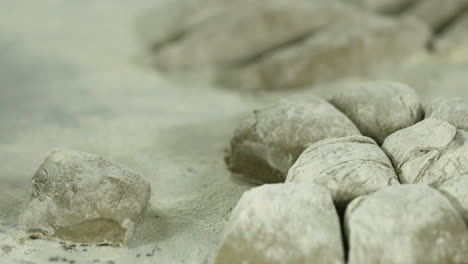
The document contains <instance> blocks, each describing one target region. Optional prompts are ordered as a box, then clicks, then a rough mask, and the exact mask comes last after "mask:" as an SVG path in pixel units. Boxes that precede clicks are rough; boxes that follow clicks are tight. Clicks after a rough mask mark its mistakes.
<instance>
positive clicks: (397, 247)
mask: <svg viewBox="0 0 468 264" xmlns="http://www.w3.org/2000/svg"><path fill="white" fill-rule="evenodd" d="M345 229H346V233H347V237H348V242H349V252H348V257H349V259H348V263H349V264H375V263H380V264H400V263H405V264H420V263H424V264H441V263H446V264H449V263H450V264H457V263H465V262H466V260H468V250H467V249H468V230H467V227H466V226H465V223H464V222H463V220H462V218H461V217H460V215H459V214H458V212H457V211H456V210H455V208H454V207H453V206H452V205H451V203H450V202H449V201H448V199H446V198H445V197H444V196H443V195H441V194H440V193H439V192H437V191H436V190H434V189H432V188H430V187H428V186H424V185H413V184H408V185H397V186H391V187H387V188H384V189H381V190H379V191H377V192H375V193H373V194H370V195H367V196H362V197H359V198H357V199H355V200H354V201H352V202H351V203H350V204H349V206H348V208H347V209H346V216H345Z"/></svg>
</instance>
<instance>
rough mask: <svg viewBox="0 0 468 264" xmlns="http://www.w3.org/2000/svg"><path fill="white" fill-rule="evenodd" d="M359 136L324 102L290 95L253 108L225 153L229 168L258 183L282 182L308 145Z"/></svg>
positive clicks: (350, 123)
mask: <svg viewBox="0 0 468 264" xmlns="http://www.w3.org/2000/svg"><path fill="white" fill-rule="evenodd" d="M352 135H360V133H359V130H358V129H357V128H356V126H355V125H354V124H353V123H352V122H351V121H350V120H349V119H348V118H347V117H346V116H345V115H344V114H342V113H341V112H339V111H338V110H337V109H336V108H335V107H334V106H332V105H331V104H329V103H328V102H327V101H325V100H323V99H321V98H319V97H315V96H292V97H287V98H285V99H283V100H280V101H278V102H276V103H273V104H271V105H269V106H267V107H265V108H263V109H261V110H255V111H254V112H253V114H251V115H250V116H249V117H248V118H246V119H244V120H243V121H242V123H241V125H240V126H239V127H238V128H237V129H236V130H235V132H234V136H233V138H232V139H231V148H230V151H229V153H228V154H227V156H226V163H227V165H228V167H229V169H230V170H232V171H233V172H236V173H240V174H242V175H243V176H245V177H246V179H248V180H250V181H253V182H259V183H263V182H266V183H274V182H283V181H284V180H285V178H286V174H287V172H288V170H289V168H290V167H291V166H292V165H293V163H294V162H295V161H296V159H297V158H298V157H299V155H300V154H301V153H302V151H303V150H304V149H305V148H306V147H307V145H308V144H311V143H315V142H317V141H320V140H322V139H326V138H333V137H346V136H352Z"/></svg>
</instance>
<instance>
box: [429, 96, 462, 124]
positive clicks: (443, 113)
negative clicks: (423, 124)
mask: <svg viewBox="0 0 468 264" xmlns="http://www.w3.org/2000/svg"><path fill="white" fill-rule="evenodd" d="M426 118H435V119H439V120H442V121H446V122H448V123H450V124H452V125H454V126H455V127H457V128H458V129H462V130H465V131H468V102H466V101H465V100H464V99H463V98H459V97H454V98H437V99H434V100H433V101H432V102H431V104H430V105H429V107H427V108H426Z"/></svg>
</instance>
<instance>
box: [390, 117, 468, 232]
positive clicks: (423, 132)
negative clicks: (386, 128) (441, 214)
mask: <svg viewBox="0 0 468 264" xmlns="http://www.w3.org/2000/svg"><path fill="white" fill-rule="evenodd" d="M382 148H383V150H384V151H385V152H386V153H387V155H388V156H389V157H390V158H391V159H392V161H393V164H394V165H395V169H396V171H397V173H398V177H399V179H400V181H401V182H402V183H421V184H428V185H431V186H433V187H434V188H436V189H439V190H440V191H441V192H442V193H443V194H445V195H446V196H447V197H448V198H449V200H450V201H452V202H453V203H454V205H455V207H456V208H457V209H459V210H460V213H461V214H463V215H464V216H465V221H467V223H468V216H467V215H466V212H467V211H468V201H467V197H468V183H467V180H466V179H467V174H466V172H467V171H468V132H466V131H463V130H457V129H456V128H455V127H454V126H453V125H451V124H449V123H447V122H444V121H441V120H437V119H432V118H429V119H426V120H424V121H421V122H419V123H418V124H416V125H414V126H411V127H409V128H406V129H403V130H400V131H398V132H396V133H394V134H393V135H391V136H390V137H388V138H387V140H386V141H385V143H384V144H383V146H382Z"/></svg>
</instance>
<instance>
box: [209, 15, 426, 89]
mask: <svg viewBox="0 0 468 264" xmlns="http://www.w3.org/2000/svg"><path fill="white" fill-rule="evenodd" d="M429 36H430V33H429V29H428V28H427V25H424V24H423V23H422V22H420V21H418V20H416V19H410V18H408V19H403V20H395V19H391V18H389V17H381V16H377V15H373V14H362V15H360V16H357V17H356V18H354V19H350V20H346V21H340V22H339V23H335V24H332V25H329V26H327V27H325V28H323V29H322V30H319V31H316V32H314V33H313V34H311V35H310V36H308V38H305V39H304V40H302V41H300V42H295V43H292V44H291V45H285V46H284V47H281V48H279V49H277V50H276V52H270V53H266V54H265V55H263V56H261V57H258V59H257V60H255V61H253V62H252V63H251V64H249V65H246V66H245V67H243V68H241V69H239V70H238V71H236V70H233V71H231V72H228V73H227V74H225V75H221V76H220V77H219V80H218V82H219V83H220V84H221V85H224V86H228V87H234V88H236V89H242V90H254V89H267V90H278V89H285V88H295V87H304V86H307V85H315V84H319V83H323V82H330V81H336V80H338V79H343V78H346V77H354V76H361V77H362V76H366V75H367V74H368V73H369V72H370V71H376V70H379V69H383V68H386V65H393V64H400V63H401V62H402V60H405V59H406V58H408V57H409V56H410V55H412V54H414V53H416V52H418V51H420V50H424V47H425V45H426V42H427V41H428V39H429Z"/></svg>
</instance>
